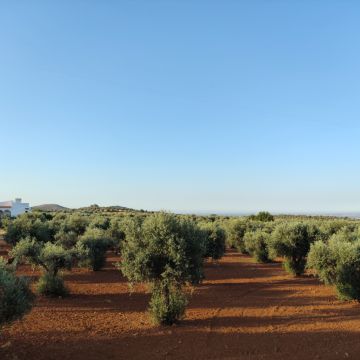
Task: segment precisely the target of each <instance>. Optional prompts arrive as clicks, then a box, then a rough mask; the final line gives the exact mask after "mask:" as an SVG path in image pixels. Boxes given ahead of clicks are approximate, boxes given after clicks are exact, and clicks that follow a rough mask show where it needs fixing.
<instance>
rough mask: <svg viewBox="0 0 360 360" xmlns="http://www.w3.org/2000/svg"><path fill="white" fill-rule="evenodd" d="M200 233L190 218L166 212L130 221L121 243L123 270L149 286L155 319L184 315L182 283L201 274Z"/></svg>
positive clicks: (131, 278) (172, 319) (196, 279)
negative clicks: (141, 219)
mask: <svg viewBox="0 0 360 360" xmlns="http://www.w3.org/2000/svg"><path fill="white" fill-rule="evenodd" d="M203 255H204V238H203V232H202V231H201V230H200V229H199V228H198V227H197V226H196V225H195V224H194V223H193V222H192V221H190V220H187V219H184V218H179V217H177V216H175V215H172V214H168V213H159V214H154V215H151V216H149V217H147V218H146V219H145V220H144V222H143V224H142V225H141V221H140V220H138V219H136V218H135V219H133V220H130V221H129V222H128V224H127V228H126V239H125V240H124V242H123V246H122V262H121V264H119V266H120V268H121V271H122V273H123V274H124V275H125V276H126V277H127V278H128V279H129V281H130V282H141V281H144V282H147V283H149V284H150V285H151V289H152V296H151V301H150V312H151V314H152V316H153V318H154V320H155V322H157V323H160V324H167V325H171V324H173V323H174V322H176V321H178V320H179V319H180V318H181V317H182V316H183V314H184V311H185V306H186V298H185V295H184V292H183V286H184V285H185V284H186V283H192V284H195V283H198V282H200V281H201V279H202V276H203V272H202V269H203Z"/></svg>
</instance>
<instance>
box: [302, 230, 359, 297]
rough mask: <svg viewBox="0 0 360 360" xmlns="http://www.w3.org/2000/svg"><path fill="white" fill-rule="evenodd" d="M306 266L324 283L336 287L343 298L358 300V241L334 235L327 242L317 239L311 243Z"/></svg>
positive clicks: (339, 295)
mask: <svg viewBox="0 0 360 360" xmlns="http://www.w3.org/2000/svg"><path fill="white" fill-rule="evenodd" d="M307 266H308V268H310V269H313V270H315V272H316V274H317V275H318V277H319V278H320V280H322V281H323V282H325V283H326V284H329V285H334V286H335V287H336V290H337V293H338V297H339V298H340V299H343V300H348V299H356V300H358V301H360V272H359V268H360V241H359V240H357V241H355V242H350V241H346V240H345V241H343V240H341V238H340V237H339V236H336V235H334V236H333V237H332V238H331V239H330V240H329V243H328V244H325V243H324V242H322V241H317V242H315V243H314V244H312V245H311V249H310V252H309V256H308V264H307Z"/></svg>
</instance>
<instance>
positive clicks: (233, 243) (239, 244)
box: [226, 219, 247, 254]
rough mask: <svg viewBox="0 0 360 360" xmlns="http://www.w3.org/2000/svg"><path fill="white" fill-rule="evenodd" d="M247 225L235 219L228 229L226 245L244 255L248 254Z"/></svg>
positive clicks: (228, 225) (230, 222)
mask: <svg viewBox="0 0 360 360" xmlns="http://www.w3.org/2000/svg"><path fill="white" fill-rule="evenodd" d="M246 230H247V224H246V221H244V220H239V219H233V220H231V221H229V223H228V224H227V227H226V243H227V245H228V246H229V247H232V248H236V249H237V250H238V251H240V252H241V253H242V254H246V249H245V244H244V235H245V232H246Z"/></svg>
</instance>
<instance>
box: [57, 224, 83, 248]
mask: <svg viewBox="0 0 360 360" xmlns="http://www.w3.org/2000/svg"><path fill="white" fill-rule="evenodd" d="M78 239H79V236H78V234H77V233H75V232H74V231H68V232H66V231H65V230H64V229H60V230H59V232H57V233H56V234H55V236H54V240H55V244H57V245H60V246H62V247H64V248H65V249H71V248H73V247H74V246H75V245H76V243H77V241H78Z"/></svg>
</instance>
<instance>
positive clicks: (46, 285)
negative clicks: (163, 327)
mask: <svg viewBox="0 0 360 360" xmlns="http://www.w3.org/2000/svg"><path fill="white" fill-rule="evenodd" d="M5 239H6V240H7V241H8V243H9V244H11V245H12V246H13V248H12V250H11V251H10V253H9V257H10V260H9V261H8V263H12V267H15V266H17V265H18V264H21V263H24V262H26V263H29V264H31V265H32V266H34V267H38V268H40V269H41V270H42V275H41V276H40V278H39V281H38V283H37V291H38V292H39V293H40V294H42V295H45V296H57V297H58V296H65V295H67V294H68V290H67V288H66V286H65V284H64V280H63V277H62V270H65V269H66V270H68V271H69V270H71V269H72V267H74V266H86V267H89V268H91V269H92V270H93V271H98V270H101V269H102V267H103V266H104V264H105V261H106V252H107V251H108V250H109V249H112V250H114V251H117V252H120V253H121V259H122V261H121V262H120V263H119V264H118V267H119V269H120V270H121V271H122V273H123V274H124V275H125V276H126V277H127V278H128V279H129V281H130V282H131V283H133V282H137V281H142V282H146V283H148V284H149V285H150V288H151V291H152V297H151V301H150V312H151V314H152V315H153V318H154V320H155V321H156V322H158V323H163V324H172V323H173V322H175V321H177V320H178V319H180V318H181V317H182V315H183V313H184V310H185V306H186V296H185V291H184V287H186V286H187V285H195V284H197V283H199V282H200V281H201V280H202V278H203V261H204V259H205V258H208V257H210V258H213V259H215V260H216V259H219V258H220V257H221V256H222V255H223V254H224V252H225V232H224V230H222V229H220V228H219V226H218V225H216V224H214V223H205V222H202V223H200V224H199V225H197V224H196V223H195V222H194V221H193V220H192V219H190V218H188V217H180V216H175V215H171V214H167V213H159V214H154V215H149V216H146V217H144V216H133V217H121V218H120V217H112V218H109V217H105V216H95V217H91V218H89V217H88V216H82V215H79V214H70V215H69V214H58V215H56V216H51V215H48V214H42V213H40V214H26V215H23V216H20V217H18V218H16V219H14V220H12V221H10V222H9V223H8V225H7V232H6V235H5ZM3 262H4V261H3ZM4 286H6V284H5V285H4ZM0 295H1V294H0Z"/></svg>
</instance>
